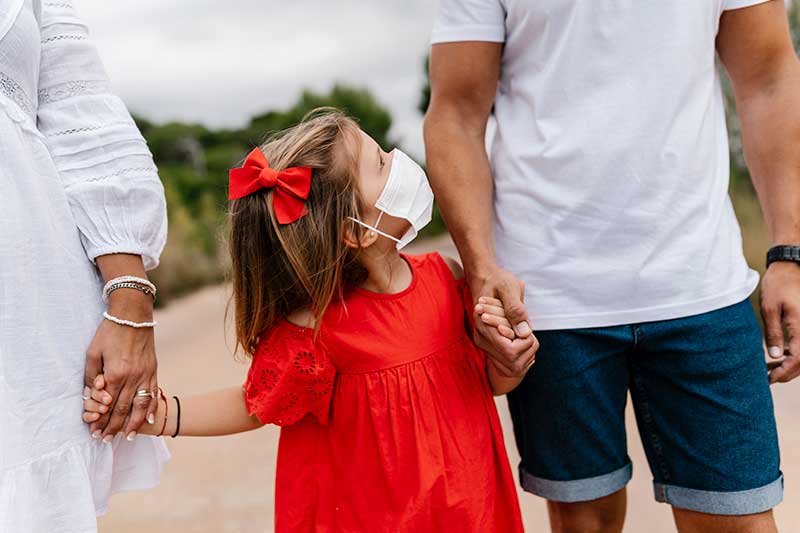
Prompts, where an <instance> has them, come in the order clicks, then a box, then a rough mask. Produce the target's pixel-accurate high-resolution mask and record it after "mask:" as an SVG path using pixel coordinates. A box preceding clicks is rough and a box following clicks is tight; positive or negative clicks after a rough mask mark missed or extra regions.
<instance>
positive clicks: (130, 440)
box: [125, 431, 136, 442]
mask: <svg viewBox="0 0 800 533" xmlns="http://www.w3.org/2000/svg"><path fill="white" fill-rule="evenodd" d="M125 438H126V439H128V442H133V439H135V438H136V432H135V431H131V432H130V433H128V436H127V437H125Z"/></svg>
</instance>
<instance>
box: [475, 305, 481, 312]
mask: <svg viewBox="0 0 800 533" xmlns="http://www.w3.org/2000/svg"><path fill="white" fill-rule="evenodd" d="M475 312H476V313H478V314H481V313H483V306H482V305H481V304H478V305H476V306H475Z"/></svg>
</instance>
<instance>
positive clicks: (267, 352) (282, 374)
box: [84, 111, 532, 533]
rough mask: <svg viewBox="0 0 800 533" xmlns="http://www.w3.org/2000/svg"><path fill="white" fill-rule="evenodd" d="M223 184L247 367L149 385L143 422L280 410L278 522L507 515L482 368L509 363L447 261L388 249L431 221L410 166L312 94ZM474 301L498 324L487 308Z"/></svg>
mask: <svg viewBox="0 0 800 533" xmlns="http://www.w3.org/2000/svg"><path fill="white" fill-rule="evenodd" d="M230 198H231V199H232V200H233V203H232V205H231V217H230V226H231V229H230V231H231V234H230V252H231V257H232V268H233V291H234V292H233V296H234V302H235V311H236V315H235V322H236V336H237V341H238V345H239V346H241V347H242V348H243V349H244V351H245V352H247V354H248V355H251V356H252V364H251V367H250V370H249V373H248V377H247V380H246V383H245V384H244V387H234V388H231V389H227V390H221V391H219V392H214V393H209V394H205V395H201V396H196V397H192V398H183V399H180V400H179V399H178V398H177V397H171V398H169V399H167V398H166V397H165V396H163V393H162V399H163V401H162V402H161V403H160V405H159V409H158V413H157V417H156V421H155V423H154V424H152V425H150V426H147V425H146V426H147V427H146V428H145V432H149V433H152V434H158V435H160V434H163V435H172V436H176V435H181V436H188V435H194V436H208V435H229V434H233V433H237V432H241V431H247V430H250V429H254V428H257V427H260V426H262V425H263V424H277V425H279V426H282V430H281V436H280V444H279V449H278V463H277V475H276V491H275V492H276V497H275V499H276V502H275V514H276V516H275V528H276V530H277V531H279V532H283V531H291V532H298V531H370V532H372V531H376V532H377V531H392V532H400V531H408V532H425V531H446V530H447V531H459V532H470V531H473V532H482V533H486V532H503V533H506V532H517V531H522V522H521V518H520V512H519V506H518V503H517V496H516V490H515V487H514V483H513V480H512V476H511V471H510V468H509V465H508V460H507V456H506V451H505V446H504V444H503V436H502V432H501V428H500V423H499V420H498V416H497V412H496V410H495V405H494V400H493V398H492V389H490V383H489V381H487V373H488V376H489V379H490V381H491V386H492V387H493V389H494V391H495V392H496V393H505V392H507V391H508V390H510V389H511V388H513V387H514V386H515V385H516V384H517V383H518V380H515V379H510V378H503V377H501V376H500V375H498V374H497V373H496V371H495V370H493V368H494V367H493V365H491V364H490V365H487V364H486V362H485V358H484V355H483V354H482V353H481V352H479V351H478V350H477V349H476V348H475V346H474V345H473V344H472V342H471V340H470V338H469V336H468V328H467V327H465V312H464V310H465V303H466V304H469V307H470V308H471V300H469V299H468V298H467V299H466V300H465V295H466V287H465V284H464V281H463V279H461V277H462V272H461V270H460V267H459V266H458V264H457V263H456V262H455V261H453V260H451V259H443V258H442V257H441V256H439V255H438V254H436V253H432V254H427V255H422V256H407V255H402V254H400V253H398V248H400V247H401V246H403V245H405V244H406V243H408V242H409V241H410V240H411V239H413V237H414V236H415V235H416V233H417V231H418V230H419V229H421V228H422V227H423V226H424V225H425V224H426V223H427V222H428V221H429V220H430V213H431V208H432V202H433V195H432V193H431V191H430V188H429V187H428V183H427V178H426V176H425V173H424V171H423V170H422V169H421V168H420V167H419V166H418V165H417V164H416V163H414V162H413V161H412V160H411V159H410V158H409V157H408V156H406V155H405V154H403V153H402V152H400V151H398V150H395V151H393V152H392V153H386V152H384V151H383V150H381V148H380V147H379V146H378V145H377V144H376V143H375V141H374V140H372V139H371V138H370V137H369V136H368V135H366V134H365V133H364V132H363V131H361V130H360V129H359V128H358V127H357V126H356V124H355V122H353V121H352V120H351V119H349V118H347V117H345V116H344V115H343V114H341V113H339V112H335V111H324V112H317V113H315V114H313V115H312V116H311V118H307V119H305V120H304V121H303V122H302V123H300V124H299V125H297V126H296V127H294V128H292V129H290V130H288V131H286V132H284V133H283V134H281V135H280V136H278V137H276V138H273V139H272V140H271V141H269V142H267V143H266V144H265V145H264V146H262V147H261V149H260V150H259V149H255V150H253V152H251V154H250V155H249V156H248V158H247V160H246V161H245V163H244V166H243V167H242V168H239V169H233V170H232V171H231V175H230ZM487 303H488V304H491V303H493V302H489V301H487ZM483 307H484V308H485V311H487V312H488V313H489V314H492V315H493V316H491V317H489V316H487V320H489V321H490V322H491V323H492V324H493V325H496V326H497V327H499V328H500V329H501V332H502V333H503V334H504V335H506V336H509V337H513V332H511V330H510V329H508V328H507V327H506V326H507V321H505V318H504V316H503V312H502V308H500V307H497V306H494V305H484V306H483ZM466 315H467V316H471V312H470V313H467V314H466ZM531 344H532V342H531ZM487 367H488V369H487ZM103 388H104V382H103V378H102V376H98V379H97V380H96V383H95V389H94V390H92V391H91V399H89V400H87V401H86V404H85V410H86V413H85V414H84V420H85V421H86V422H87V423H92V422H94V421H95V420H97V418H98V417H99V413H100V412H101V411H102V410H103V409H104V408H106V409H107V407H106V405H108V404H110V403H111V400H112V398H111V396H110V395H109V394H108V393H107V392H106V391H104V390H103Z"/></svg>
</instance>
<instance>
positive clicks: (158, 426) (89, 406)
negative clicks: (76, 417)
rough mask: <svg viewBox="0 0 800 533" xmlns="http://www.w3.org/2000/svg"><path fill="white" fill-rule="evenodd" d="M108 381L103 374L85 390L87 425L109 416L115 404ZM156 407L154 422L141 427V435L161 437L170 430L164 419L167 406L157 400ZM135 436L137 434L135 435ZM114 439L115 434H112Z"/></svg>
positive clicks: (84, 404) (85, 417)
mask: <svg viewBox="0 0 800 533" xmlns="http://www.w3.org/2000/svg"><path fill="white" fill-rule="evenodd" d="M106 385H107V383H106V379H105V376H104V375H103V374H100V375H98V376H97V377H96V378H95V379H94V380H93V381H92V386H91V387H85V388H84V390H83V394H84V396H85V397H86V398H87V399H86V400H84V401H83V421H84V422H86V423H87V424H93V423H95V422H97V421H98V420H100V418H101V417H102V416H103V415H105V414H107V413H108V412H109V410H110V409H111V405H112V404H113V403H114V397H113V396H112V395H111V394H110V393H109V392H108V391H107V390H106ZM151 403H152V406H153V407H154V411H155V413H154V415H153V419H152V420H153V422H150V421H149V420H148V423H147V424H146V425H143V426H141V428H140V431H139V432H140V433H141V434H143V435H159V434H161V432H162V430H163V431H166V430H168V429H169V428H167V427H165V426H166V424H165V423H164V419H165V417H166V412H165V409H164V408H165V407H166V406H165V405H164V402H163V401H162V400H161V399H160V398H156V399H155V400H153V401H152V402H151ZM134 436H135V433H134ZM111 437H112V438H113V437H114V434H111ZM127 438H128V440H133V436H131V435H130V434H128V436H127Z"/></svg>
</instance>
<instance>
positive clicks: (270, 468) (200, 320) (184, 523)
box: [100, 238, 800, 533]
mask: <svg viewBox="0 0 800 533" xmlns="http://www.w3.org/2000/svg"><path fill="white" fill-rule="evenodd" d="M409 248H411V247H409ZM428 249H438V250H442V251H444V252H446V253H449V254H451V255H453V256H454V257H455V256H456V254H455V253H454V249H453V247H452V243H451V242H450V241H449V239H447V238H440V239H437V240H432V241H426V242H422V243H420V244H419V245H418V246H417V247H416V249H413V250H410V251H411V252H412V253H418V252H421V251H426V250H428ZM227 296H228V292H227V288H226V287H210V288H207V289H203V290H201V291H199V292H197V293H195V294H192V295H190V296H188V297H186V298H184V299H182V300H180V301H176V302H175V303H173V304H172V305H171V306H169V307H168V308H167V309H165V310H163V311H159V312H158V316H157V319H158V322H159V326H158V330H157V334H156V336H157V346H158V354H159V361H160V363H159V364H160V371H159V374H160V380H161V384H162V385H163V386H164V388H165V389H166V390H167V391H168V392H169V393H176V394H178V395H187V394H192V393H197V392H203V391H208V390H212V389H214V388H218V387H225V386H229V385H234V384H240V383H242V381H243V380H244V376H245V373H246V370H247V369H246V367H245V366H244V365H242V364H239V363H236V362H235V361H234V360H233V358H232V357H231V339H232V336H231V334H230V333H228V342H227V343H226V339H225V331H224V328H223V312H224V308H225V303H226V300H227ZM773 393H774V396H775V403H776V413H777V417H778V425H779V430H780V437H781V448H782V450H783V465H782V468H783V472H784V474H785V476H786V479H787V483H786V494H785V501H784V503H783V504H782V505H781V506H779V507H778V508H777V509H776V511H775V513H776V516H777V520H778V525H779V527H780V530H781V531H782V532H784V533H785V532H797V533H800V509H798V507H797V502H798V501H800V482H798V481H797V480H798V479H800V455H799V454H798V452H796V450H798V449H800V383H794V384H789V385H784V386H779V387H775V388H773ZM497 406H498V409H499V410H500V414H501V418H502V420H503V426H504V430H505V433H506V443H507V445H508V447H509V459H510V461H511V464H512V466H513V467H514V469H515V468H516V465H517V463H518V455H517V452H516V449H515V448H514V445H513V438H512V433H511V422H510V418H509V415H508V409H507V407H506V402H505V400H504V399H500V400H498V402H497ZM709 423H713V422H712V421H709ZM628 429H629V435H628V443H629V450H630V451H629V454H630V456H631V458H632V460H633V463H634V475H633V480H632V481H631V483H630V485H629V486H628V494H629V503H628V518H627V521H626V527H625V531H627V532H637V533H638V532H646V533H662V532H668V531H675V527H674V525H673V523H672V518H671V513H670V509H669V507H667V506H666V505H663V504H658V503H656V502H655V501H654V500H653V491H652V485H651V478H650V473H649V471H648V468H647V463H646V460H645V457H644V452H643V451H642V447H641V444H640V443H639V435H638V433H637V431H636V425H635V423H634V419H633V414H632V411H631V409H630V408H629V409H628ZM277 441H278V430H277V428H275V427H265V428H263V429H261V430H258V431H254V432H251V433H248V434H243V435H238V436H233V437H219V438H205V439H199V438H185V439H175V440H171V439H168V445H169V446H170V449H171V450H172V453H173V459H172V461H171V462H170V463H169V465H167V468H166V471H165V473H164V476H163V480H162V483H161V486H160V487H158V488H157V489H154V490H151V491H148V492H137V493H128V494H120V495H117V496H115V497H114V498H113V499H112V502H111V511H110V512H109V514H108V515H106V516H105V517H103V518H101V519H100V531H101V532H103V533H140V532H142V531H147V532H148V533H158V532H166V531H170V532H172V531H179V532H182V533H201V532H202V533H206V532H208V533H211V532H214V533H220V532H228V531H231V532H242V533H255V532H259V533H262V532H269V531H272V513H273V496H274V490H273V478H274V469H275V452H276V448H277ZM476 490H480V488H478V487H476ZM519 497H520V502H521V505H522V510H523V514H524V518H525V525H526V529H527V531H531V532H536V531H548V530H549V528H548V522H547V512H546V508H545V504H544V502H543V501H542V500H541V499H539V498H537V497H535V496H532V495H530V494H526V493H524V492H522V491H520V492H519Z"/></svg>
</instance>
